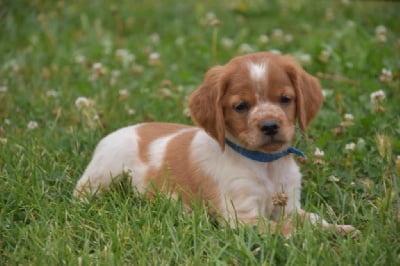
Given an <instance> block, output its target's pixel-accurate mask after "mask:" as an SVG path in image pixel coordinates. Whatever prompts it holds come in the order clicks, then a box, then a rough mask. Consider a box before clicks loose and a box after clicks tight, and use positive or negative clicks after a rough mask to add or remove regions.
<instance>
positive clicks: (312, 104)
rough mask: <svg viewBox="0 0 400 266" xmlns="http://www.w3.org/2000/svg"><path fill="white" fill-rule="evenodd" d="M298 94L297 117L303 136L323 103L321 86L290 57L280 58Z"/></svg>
mask: <svg viewBox="0 0 400 266" xmlns="http://www.w3.org/2000/svg"><path fill="white" fill-rule="evenodd" d="M280 61H281V64H282V66H283V67H284V68H285V69H286V72H287V74H288V75H289V77H290V79H291V81H292V83H293V86H294V89H295V92H296V115H297V118H298V120H299V126H300V129H301V131H302V132H303V134H304V133H305V132H306V129H307V126H308V125H309V124H310V122H311V121H312V120H313V119H314V117H315V116H316V114H317V113H318V111H319V110H320V109H321V106H322V103H323V96H322V92H321V86H320V84H319V82H318V80H317V79H316V78H314V77H313V76H311V75H310V74H308V73H307V72H305V71H304V70H303V69H302V68H301V67H300V66H299V65H298V64H297V63H296V61H295V60H294V59H293V58H292V57H290V56H283V57H281V58H280Z"/></svg>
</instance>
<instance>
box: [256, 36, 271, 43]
mask: <svg viewBox="0 0 400 266" xmlns="http://www.w3.org/2000/svg"><path fill="white" fill-rule="evenodd" d="M258 42H259V43H260V44H267V43H268V42H269V38H268V36H267V35H265V34H263V35H261V36H260V37H259V38H258Z"/></svg>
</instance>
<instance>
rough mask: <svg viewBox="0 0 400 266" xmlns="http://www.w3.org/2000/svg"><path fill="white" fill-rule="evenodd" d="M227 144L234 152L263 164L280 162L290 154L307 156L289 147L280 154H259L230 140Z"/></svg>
mask: <svg viewBox="0 0 400 266" xmlns="http://www.w3.org/2000/svg"><path fill="white" fill-rule="evenodd" d="M226 144H228V146H229V147H231V148H232V149H233V150H234V151H236V152H237V153H239V154H241V155H243V156H244V157H246V158H249V159H251V160H254V161H258V162H262V163H270V162H272V161H275V160H278V159H280V158H282V157H284V156H286V155H288V154H289V153H294V154H297V155H299V156H301V157H306V155H305V154H304V153H303V152H301V151H299V150H298V149H296V148H293V147H289V148H288V149H287V150H285V151H281V152H278V153H264V152H259V151H250V150H247V149H245V148H243V147H240V146H238V145H236V144H235V143H233V142H232V141H230V140H228V139H227V140H226Z"/></svg>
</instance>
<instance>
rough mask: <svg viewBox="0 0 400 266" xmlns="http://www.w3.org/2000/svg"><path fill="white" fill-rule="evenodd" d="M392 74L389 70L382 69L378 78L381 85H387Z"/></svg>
mask: <svg viewBox="0 0 400 266" xmlns="http://www.w3.org/2000/svg"><path fill="white" fill-rule="evenodd" d="M392 78H393V74H392V71H391V70H390V69H386V68H383V69H382V71H381V75H380V76H379V80H380V81H381V82H383V83H387V82H390V81H392Z"/></svg>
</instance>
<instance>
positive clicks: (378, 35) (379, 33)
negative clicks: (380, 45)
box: [375, 25, 387, 42]
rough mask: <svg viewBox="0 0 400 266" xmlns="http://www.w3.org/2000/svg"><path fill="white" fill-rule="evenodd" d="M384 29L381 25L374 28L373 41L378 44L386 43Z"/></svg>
mask: <svg viewBox="0 0 400 266" xmlns="http://www.w3.org/2000/svg"><path fill="white" fill-rule="evenodd" d="M386 32H387V30H386V27H385V26H383V25H379V26H377V27H376V28H375V39H376V40H377V41H378V42H386V40H387V38H386Z"/></svg>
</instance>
